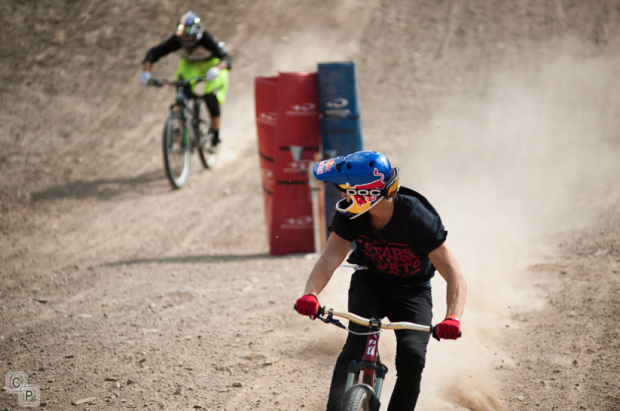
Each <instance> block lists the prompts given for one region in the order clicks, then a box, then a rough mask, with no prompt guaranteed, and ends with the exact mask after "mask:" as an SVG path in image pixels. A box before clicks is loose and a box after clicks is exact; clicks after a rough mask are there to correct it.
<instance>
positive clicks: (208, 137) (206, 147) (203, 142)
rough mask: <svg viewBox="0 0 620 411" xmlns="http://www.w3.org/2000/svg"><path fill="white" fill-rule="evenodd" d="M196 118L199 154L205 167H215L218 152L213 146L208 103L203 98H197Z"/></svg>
mask: <svg viewBox="0 0 620 411" xmlns="http://www.w3.org/2000/svg"><path fill="white" fill-rule="evenodd" d="M194 107H195V110H196V118H197V119H198V120H199V122H198V128H197V130H196V131H197V136H196V137H197V139H198V140H199V142H198V144H197V145H198V147H197V148H198V155H199V156H200V162H201V163H202V165H203V166H204V168H213V167H215V163H216V162H217V153H216V152H215V151H216V150H215V149H214V148H213V130H212V129H211V116H210V115H209V110H208V109H207V103H205V101H204V100H203V99H196V102H195V106H194Z"/></svg>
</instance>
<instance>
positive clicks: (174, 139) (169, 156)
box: [163, 113, 191, 188]
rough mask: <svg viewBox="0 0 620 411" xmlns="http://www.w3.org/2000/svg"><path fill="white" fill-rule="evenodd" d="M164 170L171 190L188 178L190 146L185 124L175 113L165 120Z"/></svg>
mask: <svg viewBox="0 0 620 411" xmlns="http://www.w3.org/2000/svg"><path fill="white" fill-rule="evenodd" d="M163 137H164V138H163V152H164V170H165V171H166V177H168V181H170V184H171V185H172V187H173V188H181V187H183V186H184V185H185V183H186V182H187V177H188V176H189V161H190V154H191V151H190V144H189V136H188V130H187V129H186V128H185V122H184V121H183V119H182V118H180V117H179V115H178V114H176V113H171V114H170V116H168V119H167V120H166V125H165V126H164V136H163Z"/></svg>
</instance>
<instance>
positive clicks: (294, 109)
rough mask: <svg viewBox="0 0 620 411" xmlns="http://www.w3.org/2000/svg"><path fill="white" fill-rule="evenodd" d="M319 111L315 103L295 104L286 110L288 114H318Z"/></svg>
mask: <svg viewBox="0 0 620 411" xmlns="http://www.w3.org/2000/svg"><path fill="white" fill-rule="evenodd" d="M318 114H319V113H318V112H317V111H316V105H315V104H314V103H309V102H308V103H303V104H295V105H293V106H291V108H289V109H288V111H287V112H286V115H288V116H316V115H318Z"/></svg>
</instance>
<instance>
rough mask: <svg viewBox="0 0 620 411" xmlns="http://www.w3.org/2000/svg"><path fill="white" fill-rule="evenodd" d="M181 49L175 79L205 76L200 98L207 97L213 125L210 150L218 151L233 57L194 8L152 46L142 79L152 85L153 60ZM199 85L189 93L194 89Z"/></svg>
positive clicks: (194, 87) (193, 88) (143, 65)
mask: <svg viewBox="0 0 620 411" xmlns="http://www.w3.org/2000/svg"><path fill="white" fill-rule="evenodd" d="M174 51H178V52H179V54H180V56H181V61H180V62H179V64H178V66H177V72H176V76H175V78H176V79H177V80H178V79H180V78H186V79H187V78H190V77H194V76H204V77H206V80H207V81H206V83H205V87H204V91H203V94H202V96H200V97H201V98H204V100H205V103H206V104H207V108H208V110H209V115H210V116H211V122H212V125H211V126H212V128H213V146H212V147H211V148H210V150H211V151H214V152H215V151H218V144H219V143H220V115H221V108H220V106H221V105H222V104H223V103H224V101H225V100H226V94H227V91H228V71H229V70H230V69H231V61H230V56H229V55H228V51H227V50H226V47H225V46H224V43H222V42H220V41H219V40H218V39H217V37H215V36H213V35H212V34H211V33H209V32H208V31H206V30H205V29H204V27H203V24H202V20H201V19H200V17H198V16H197V15H196V13H193V12H191V11H188V12H187V13H183V14H182V15H181V17H179V19H178V20H177V23H176V25H175V28H174V33H173V34H172V36H171V37H169V38H168V39H167V40H165V41H164V42H162V43H160V44H159V45H157V46H155V47H153V48H151V49H150V50H149V51H148V52H147V53H146V57H144V60H143V61H142V70H143V72H142V74H141V75H140V82H141V83H142V84H144V85H148V84H149V80H150V79H151V69H152V67H153V63H155V62H156V61H158V60H159V59H160V58H162V57H164V56H166V55H167V54H170V53H172V52H174ZM196 87H197V84H196V85H194V86H193V87H192V88H191V90H188V91H187V94H188V95H191V92H192V91H194V90H195V89H196Z"/></svg>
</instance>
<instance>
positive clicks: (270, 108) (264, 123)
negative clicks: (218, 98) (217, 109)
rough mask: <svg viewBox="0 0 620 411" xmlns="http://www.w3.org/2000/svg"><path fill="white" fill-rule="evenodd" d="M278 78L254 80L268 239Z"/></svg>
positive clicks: (276, 119) (270, 222) (272, 188)
mask: <svg viewBox="0 0 620 411" xmlns="http://www.w3.org/2000/svg"><path fill="white" fill-rule="evenodd" d="M277 97H278V78H277V77H256V78H255V79H254V104H255V110H256V132H257V135H258V154H259V156H260V158H259V161H260V170H261V182H262V185H263V205H264V210H265V221H266V223H267V229H268V230H269V232H268V237H271V225H272V215H273V191H274V185H275V181H274V173H273V171H274V149H275V139H276V126H277V124H278V114H277V112H276V111H277Z"/></svg>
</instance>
